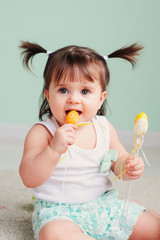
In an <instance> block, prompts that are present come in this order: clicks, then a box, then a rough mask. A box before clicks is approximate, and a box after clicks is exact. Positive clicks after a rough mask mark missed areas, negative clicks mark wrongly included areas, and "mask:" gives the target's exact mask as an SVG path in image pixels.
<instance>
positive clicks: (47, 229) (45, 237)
mask: <svg viewBox="0 0 160 240" xmlns="http://www.w3.org/2000/svg"><path fill="white" fill-rule="evenodd" d="M39 240H64V236H63V231H62V229H60V227H59V225H58V224H56V223H54V222H49V223H47V224H45V225H44V226H43V227H42V228H41V230H40V232H39Z"/></svg>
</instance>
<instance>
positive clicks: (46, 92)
mask: <svg viewBox="0 0 160 240" xmlns="http://www.w3.org/2000/svg"><path fill="white" fill-rule="evenodd" d="M44 94H45V96H46V98H47V101H48V100H49V93H48V90H47V89H44Z"/></svg>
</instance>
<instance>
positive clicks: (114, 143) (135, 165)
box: [109, 123, 144, 180]
mask: <svg viewBox="0 0 160 240" xmlns="http://www.w3.org/2000/svg"><path fill="white" fill-rule="evenodd" d="M109 128H110V149H117V150H118V158H117V161H116V162H112V166H111V170H112V171H113V172H114V174H115V175H116V176H118V175H119V174H120V173H121V172H120V169H121V165H122V163H123V169H122V171H124V170H125V169H127V171H126V173H124V174H123V175H122V179H123V180H130V179H132V180H133V179H137V178H139V177H141V175H142V173H143V171H144V162H143V160H142V159H141V158H140V157H135V158H134V160H133V157H131V156H129V153H128V152H127V151H126V149H125V148H124V147H123V145H122V144H121V143H120V141H119V139H118V136H117V133H116V130H115V129H114V127H113V126H112V124H111V123H109ZM124 160H125V161H124Z"/></svg>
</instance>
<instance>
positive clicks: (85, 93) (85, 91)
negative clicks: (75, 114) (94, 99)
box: [82, 89, 90, 95]
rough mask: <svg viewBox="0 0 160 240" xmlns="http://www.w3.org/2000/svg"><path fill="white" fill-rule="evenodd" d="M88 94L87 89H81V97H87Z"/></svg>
mask: <svg viewBox="0 0 160 240" xmlns="http://www.w3.org/2000/svg"><path fill="white" fill-rule="evenodd" d="M88 93H90V92H89V90H88V89H83V90H82V94H83V95H87V94H88Z"/></svg>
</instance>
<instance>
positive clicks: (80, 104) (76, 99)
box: [45, 79, 107, 126]
mask: <svg viewBox="0 0 160 240" xmlns="http://www.w3.org/2000/svg"><path fill="white" fill-rule="evenodd" d="M45 95H46V98H47V100H48V103H49V106H50V109H51V112H52V114H53V115H54V117H55V118H56V120H57V122H58V123H59V125H60V126H61V125H63V124H65V119H66V115H67V113H68V112H69V111H71V110H75V111H77V113H78V114H79V122H88V121H91V119H92V118H93V117H94V116H95V115H96V113H97V111H98V109H100V107H101V105H102V104H103V101H104V100H105V98H106V96H107V92H106V91H102V88H101V85H100V82H99V80H95V81H94V82H90V81H87V80H83V79H82V80H77V81H76V80H75V81H72V82H70V81H68V80H66V81H63V80H61V81H60V82H59V83H58V84H55V83H54V81H52V82H51V84H50V86H49V90H45Z"/></svg>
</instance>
